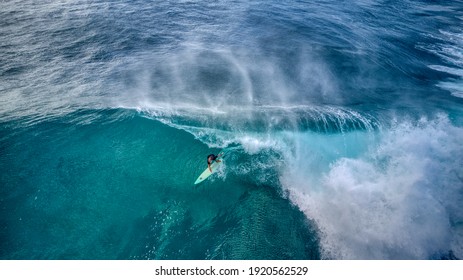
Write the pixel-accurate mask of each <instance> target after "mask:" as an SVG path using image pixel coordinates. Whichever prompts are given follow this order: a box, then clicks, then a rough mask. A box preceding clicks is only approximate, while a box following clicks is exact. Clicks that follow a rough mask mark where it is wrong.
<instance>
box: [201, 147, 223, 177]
mask: <svg viewBox="0 0 463 280" xmlns="http://www.w3.org/2000/svg"><path fill="white" fill-rule="evenodd" d="M222 157H223V152H220V153H219V155H218V156H217V158H216V160H217V159H218V160H220V162H216V161H214V162H213V163H211V169H212V172H211V171H210V170H209V167H208V168H206V170H204V172H203V173H201V175H199V177H198V179H196V182H195V185H196V184H199V183H201V182H202V181H204V180H206V179H207V178H208V177H209V176H211V175H212V173H214V172H215V171H216V170H217V169H218V168H219V166H220V165H221V164H222V162H223V158H222Z"/></svg>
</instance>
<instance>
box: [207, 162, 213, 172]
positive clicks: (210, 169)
mask: <svg viewBox="0 0 463 280" xmlns="http://www.w3.org/2000/svg"><path fill="white" fill-rule="evenodd" d="M207 167H208V168H209V171H211V172H212V168H211V164H210V163H208V164H207Z"/></svg>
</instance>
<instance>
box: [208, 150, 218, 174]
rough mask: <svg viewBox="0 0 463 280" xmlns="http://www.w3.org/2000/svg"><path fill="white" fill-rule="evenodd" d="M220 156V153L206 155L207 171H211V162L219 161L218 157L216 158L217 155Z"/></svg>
mask: <svg viewBox="0 0 463 280" xmlns="http://www.w3.org/2000/svg"><path fill="white" fill-rule="evenodd" d="M219 156H220V154H219V155H218V156H216V155H214V154H210V155H208V156H207V167H209V171H211V172H212V168H211V163H212V162H213V161H214V160H215V162H220V160H219V159H217V158H218V157H219Z"/></svg>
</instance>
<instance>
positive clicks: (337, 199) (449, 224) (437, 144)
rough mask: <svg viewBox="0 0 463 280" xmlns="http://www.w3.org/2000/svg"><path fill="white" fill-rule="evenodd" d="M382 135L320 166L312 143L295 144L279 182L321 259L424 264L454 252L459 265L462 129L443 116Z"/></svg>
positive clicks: (307, 137)
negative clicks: (311, 230)
mask: <svg viewBox="0 0 463 280" xmlns="http://www.w3.org/2000/svg"><path fill="white" fill-rule="evenodd" d="M379 134H380V135H379V136H380V137H379V138H375V141H367V143H368V144H367V146H366V147H365V148H364V149H363V150H362V149H360V150H358V151H356V152H352V151H351V154H350V155H349V154H347V153H345V154H343V155H340V156H338V157H337V158H336V156H335V155H333V157H332V158H331V159H328V160H326V159H325V161H321V160H320V157H326V156H327V155H329V153H325V154H322V153H323V150H321V149H320V147H317V149H311V148H310V145H309V144H310V141H311V139H312V138H313V137H311V136H310V135H308V134H305V135H299V138H298V139H296V142H297V143H298V144H299V145H300V146H301V148H299V149H298V154H297V156H296V160H294V161H290V163H291V162H292V163H293V164H292V165H291V167H290V169H288V170H287V171H286V172H285V173H284V174H283V175H282V177H281V181H282V184H283V186H284V187H285V188H286V189H287V190H288V191H289V193H290V194H289V195H290V198H291V200H293V201H294V202H295V203H296V204H297V205H298V206H299V207H300V209H301V210H302V211H304V213H305V214H306V215H307V217H309V218H311V219H314V220H315V221H316V223H317V224H318V226H319V228H320V236H321V245H322V248H323V250H324V257H325V258H340V259H428V258H434V257H439V256H441V255H442V254H446V253H448V252H449V250H451V251H453V253H454V254H455V255H456V256H457V257H459V258H461V257H462V256H463V247H462V244H463V239H462V237H463V234H462V232H463V227H462V226H461V224H462V222H463V211H462V209H461V201H463V196H462V190H463V169H462V166H463V161H462V158H463V149H462V146H461V141H460V140H461V139H462V137H463V129H462V128H459V127H455V126H453V125H452V124H451V123H450V121H449V120H448V118H447V117H445V116H440V117H438V118H437V119H435V120H426V119H422V120H421V121H420V122H418V123H415V124H414V123H411V122H407V123H402V124H398V125H397V126H395V127H393V128H392V129H390V130H386V131H383V132H381V133H379ZM325 141H329V142H331V143H328V144H327V146H333V147H335V146H336V145H332V144H336V143H334V142H333V141H332V140H329V139H328V140H327V139H325ZM375 142H376V143H375ZM319 165H322V166H321V167H320V166H319ZM314 172H320V175H321V176H317V175H316V174H314Z"/></svg>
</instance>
